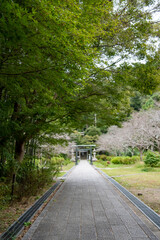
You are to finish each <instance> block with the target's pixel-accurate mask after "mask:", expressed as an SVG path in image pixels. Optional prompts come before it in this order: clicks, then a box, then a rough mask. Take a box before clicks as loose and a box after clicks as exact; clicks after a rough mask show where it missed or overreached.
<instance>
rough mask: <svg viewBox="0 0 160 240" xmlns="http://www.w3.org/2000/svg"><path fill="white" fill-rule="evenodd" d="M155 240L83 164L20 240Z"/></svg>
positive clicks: (99, 178)
mask: <svg viewBox="0 0 160 240" xmlns="http://www.w3.org/2000/svg"><path fill="white" fill-rule="evenodd" d="M149 239H152V240H157V239H158V238H157V237H156V236H155V235H154V234H153V233H152V232H151V231H150V230H149V228H148V227H147V226H146V225H145V224H144V223H143V222H142V221H141V220H140V218H139V217H138V216H136V215H135V213H134V212H133V211H132V210H131V209H130V207H129V206H128V205H127V204H126V202H124V200H123V199H122V198H121V197H120V195H119V194H118V193H117V191H115V189H114V187H113V186H112V185H111V184H110V183H109V182H108V180H106V179H104V178H103V177H102V176H101V175H100V174H99V173H98V172H97V171H96V170H95V169H94V168H93V167H92V166H91V165H89V163H88V162H87V161H81V162H80V164H79V165H78V166H76V168H75V169H74V170H73V172H71V174H70V175H69V177H68V178H67V180H66V181H65V182H64V183H63V185H62V186H61V187H60V189H59V190H58V192H57V193H56V194H55V196H54V197H53V199H52V200H51V201H50V202H49V204H48V205H47V207H46V208H45V209H44V210H43V211H42V213H41V214H40V215H39V217H38V218H37V220H36V221H35V222H34V224H33V225H32V226H31V228H30V229H29V231H28V232H27V234H26V235H25V236H24V237H23V240H149Z"/></svg>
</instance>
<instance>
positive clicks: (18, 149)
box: [15, 139, 25, 162]
mask: <svg viewBox="0 0 160 240" xmlns="http://www.w3.org/2000/svg"><path fill="white" fill-rule="evenodd" d="M24 146H25V141H24V140H21V139H20V140H19V139H18V140H16V145H15V159H16V160H17V161H18V162H22V161H23V158H24V150H25V149H24Z"/></svg>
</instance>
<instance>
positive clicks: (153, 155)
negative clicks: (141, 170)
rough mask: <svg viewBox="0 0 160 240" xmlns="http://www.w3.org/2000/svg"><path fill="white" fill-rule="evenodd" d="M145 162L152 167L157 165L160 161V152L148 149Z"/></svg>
mask: <svg viewBox="0 0 160 240" xmlns="http://www.w3.org/2000/svg"><path fill="white" fill-rule="evenodd" d="M144 163H145V164H146V165H147V166H150V167H156V166H157V165H158V164H159V163H160V154H159V153H157V152H151V151H148V152H147V154H146V158H145V160H144Z"/></svg>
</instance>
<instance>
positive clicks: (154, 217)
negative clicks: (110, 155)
mask: <svg viewBox="0 0 160 240" xmlns="http://www.w3.org/2000/svg"><path fill="white" fill-rule="evenodd" d="M95 169H96V170H97V171H98V172H99V173H100V174H102V175H103V176H104V177H105V178H107V179H108V180H109V181H110V182H111V183H112V184H113V185H114V186H115V187H116V188H117V189H118V190H119V191H120V192H121V193H122V194H123V195H125V197H127V198H128V199H129V200H130V201H131V202H132V203H133V204H134V205H135V206H136V207H137V208H138V209H139V210H140V211H141V212H142V213H143V214H144V215H145V216H146V217H147V218H148V219H149V220H150V221H151V222H152V223H153V224H154V225H156V227H157V228H158V229H160V216H159V215H158V214H157V213H156V212H155V211H153V210H152V209H151V208H150V207H148V206H147V205H146V204H145V203H143V202H142V201H141V200H139V199H138V198H137V197H136V196H134V195H133V194H132V193H131V192H129V191H128V190H127V189H126V188H124V187H122V185H120V184H119V183H118V182H117V181H116V180H114V179H113V178H112V177H109V176H108V175H107V174H106V173H104V172H103V171H101V170H100V169H98V168H96V167H95Z"/></svg>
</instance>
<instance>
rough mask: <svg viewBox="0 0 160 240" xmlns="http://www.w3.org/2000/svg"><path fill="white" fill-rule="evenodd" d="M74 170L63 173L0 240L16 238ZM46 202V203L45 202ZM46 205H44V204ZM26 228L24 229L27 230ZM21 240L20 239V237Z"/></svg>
mask: <svg viewBox="0 0 160 240" xmlns="http://www.w3.org/2000/svg"><path fill="white" fill-rule="evenodd" d="M74 168H75V166H74V167H72V168H71V169H70V170H69V171H68V172H67V173H65V174H64V175H63V176H62V177H61V178H60V179H59V180H58V181H57V182H56V183H55V184H54V185H53V186H52V187H51V188H50V189H49V190H47V192H46V193H45V194H44V195H43V196H42V197H41V198H39V199H38V200H37V201H36V202H35V203H34V204H33V205H32V206H31V207H30V208H29V209H27V210H26V211H25V212H24V213H23V214H22V215H21V216H20V217H19V218H18V220H17V221H15V222H14V223H13V224H12V225H11V226H10V227H9V228H8V229H7V231H5V232H4V233H3V234H2V235H1V236H0V240H13V239H14V238H15V237H16V236H18V235H19V234H20V232H22V231H23V229H24V223H27V222H29V221H30V220H31V218H33V217H34V216H35V215H36V217H37V215H39V214H40V212H41V211H42V210H43V209H44V207H45V206H46V205H47V203H48V202H49V201H50V197H51V198H52V197H53V195H54V194H55V192H56V191H57V190H58V189H59V187H60V186H61V184H62V181H63V180H65V178H66V177H67V176H68V175H69V174H70V173H71V171H72V170H73V169H74ZM46 201H47V202H46ZM44 203H46V204H44ZM28 228H29V226H28V227H26V229H28ZM20 239H21V237H20Z"/></svg>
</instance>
